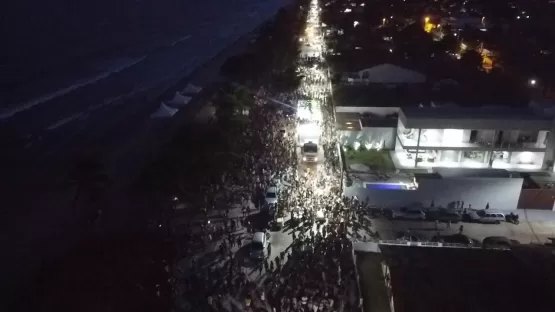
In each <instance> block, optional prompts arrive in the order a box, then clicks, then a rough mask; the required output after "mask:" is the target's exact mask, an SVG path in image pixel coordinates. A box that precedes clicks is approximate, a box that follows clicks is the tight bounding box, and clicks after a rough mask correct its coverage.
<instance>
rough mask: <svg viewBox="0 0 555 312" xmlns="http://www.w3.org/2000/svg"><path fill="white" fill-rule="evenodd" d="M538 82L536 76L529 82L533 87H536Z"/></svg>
mask: <svg viewBox="0 0 555 312" xmlns="http://www.w3.org/2000/svg"><path fill="white" fill-rule="evenodd" d="M537 83H538V81H537V80H536V79H534V78H531V79H530V80H528V84H529V85H530V86H531V87H535V86H536V84H537Z"/></svg>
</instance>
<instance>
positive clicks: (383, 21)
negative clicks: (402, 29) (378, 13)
mask: <svg viewBox="0 0 555 312" xmlns="http://www.w3.org/2000/svg"><path fill="white" fill-rule="evenodd" d="M385 21H386V19H385V17H384V18H382V25H385Z"/></svg>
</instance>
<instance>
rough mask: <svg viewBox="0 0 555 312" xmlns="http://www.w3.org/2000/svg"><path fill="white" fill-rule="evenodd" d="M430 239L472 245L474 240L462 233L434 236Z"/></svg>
mask: <svg viewBox="0 0 555 312" xmlns="http://www.w3.org/2000/svg"><path fill="white" fill-rule="evenodd" d="M432 240H433V241H435V242H443V243H451V244H464V245H474V241H473V240H472V239H471V238H470V237H468V236H466V235H464V234H453V235H446V236H434V237H433V238H432ZM478 245H479V242H478Z"/></svg>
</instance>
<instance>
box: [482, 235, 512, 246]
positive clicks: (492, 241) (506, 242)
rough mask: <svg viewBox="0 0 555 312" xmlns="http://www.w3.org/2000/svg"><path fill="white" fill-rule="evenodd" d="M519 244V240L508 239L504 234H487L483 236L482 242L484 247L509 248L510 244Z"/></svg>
mask: <svg viewBox="0 0 555 312" xmlns="http://www.w3.org/2000/svg"><path fill="white" fill-rule="evenodd" d="M518 244H520V242H519V241H517V240H514V239H508V238H507V237H505V236H489V237H486V238H484V241H483V242H482V247H484V248H488V247H490V248H502V247H508V248H510V247H511V246H512V245H518Z"/></svg>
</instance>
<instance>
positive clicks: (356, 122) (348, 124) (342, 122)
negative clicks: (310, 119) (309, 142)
mask: <svg viewBox="0 0 555 312" xmlns="http://www.w3.org/2000/svg"><path fill="white" fill-rule="evenodd" d="M360 117H361V116H360V114H359V113H335V120H336V123H337V128H338V129H337V130H344V131H360V130H361V129H362V124H361V122H360Z"/></svg>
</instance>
